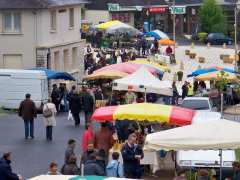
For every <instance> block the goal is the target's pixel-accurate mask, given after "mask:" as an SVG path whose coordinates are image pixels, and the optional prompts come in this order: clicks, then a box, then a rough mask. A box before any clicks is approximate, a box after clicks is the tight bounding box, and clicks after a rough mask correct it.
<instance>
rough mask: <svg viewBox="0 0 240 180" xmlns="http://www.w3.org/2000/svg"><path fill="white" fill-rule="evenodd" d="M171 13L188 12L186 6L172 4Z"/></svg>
mask: <svg viewBox="0 0 240 180" xmlns="http://www.w3.org/2000/svg"><path fill="white" fill-rule="evenodd" d="M170 11H171V14H186V6H171V7H170Z"/></svg>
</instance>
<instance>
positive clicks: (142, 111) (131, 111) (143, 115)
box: [92, 103, 195, 126]
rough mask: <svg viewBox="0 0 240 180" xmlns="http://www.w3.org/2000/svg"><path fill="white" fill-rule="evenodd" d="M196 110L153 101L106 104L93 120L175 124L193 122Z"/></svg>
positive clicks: (96, 112) (98, 110)
mask: <svg viewBox="0 0 240 180" xmlns="http://www.w3.org/2000/svg"><path fill="white" fill-rule="evenodd" d="M194 114H195V111H193V110H191V109H186V108H181V107H177V106H168V105H162V104H152V103H137V104H127V105H119V106H106V107H101V108H98V109H96V110H95V112H94V113H93V115H92V120H95V121H99V122H105V121H114V120H134V121H151V122H162V123H164V122H165V123H169V124H173V125H179V126H183V125H188V124H191V123H192V119H193V116H194Z"/></svg>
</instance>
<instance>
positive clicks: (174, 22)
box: [173, 0, 176, 61]
mask: <svg viewBox="0 0 240 180" xmlns="http://www.w3.org/2000/svg"><path fill="white" fill-rule="evenodd" d="M175 5H176V3H175V0H173V41H174V42H175V43H176V14H175ZM175 53H176V45H175V44H174V45H173V58H174V61H175V58H176V55H175Z"/></svg>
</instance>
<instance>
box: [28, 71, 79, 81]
mask: <svg viewBox="0 0 240 180" xmlns="http://www.w3.org/2000/svg"><path fill="white" fill-rule="evenodd" d="M31 70H38V71H44V72H45V73H46V75H47V78H48V79H49V80H50V79H63V80H69V81H75V78H74V77H73V76H72V75H71V74H69V73H67V72H60V71H53V70H51V69H47V68H33V69H31Z"/></svg>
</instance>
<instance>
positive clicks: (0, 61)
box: [0, 0, 85, 79]
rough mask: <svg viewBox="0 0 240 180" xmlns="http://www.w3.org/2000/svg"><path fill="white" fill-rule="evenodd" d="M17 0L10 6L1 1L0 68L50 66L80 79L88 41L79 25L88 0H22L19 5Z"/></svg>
mask: <svg viewBox="0 0 240 180" xmlns="http://www.w3.org/2000/svg"><path fill="white" fill-rule="evenodd" d="M3 1H4V0H3ZM6 2H8V4H9V3H11V0H10V1H7V0H6ZM15 2H16V1H14V0H13V1H12V3H13V4H11V5H10V7H8V5H7V4H4V3H0V41H1V42H4V43H0V68H12V69H30V68H34V67H47V68H49V69H53V70H58V71H66V72H69V73H71V74H73V75H74V76H75V78H76V79H81V76H82V75H83V66H84V63H83V62H84V60H83V53H84V52H83V51H84V50H83V49H84V47H85V41H84V40H81V34H80V27H81V16H82V13H81V10H82V8H83V7H84V3H85V2H83V1H80V0H73V1H71V3H67V2H66V1H62V0H57V1H50V0H44V1H42V2H41V3H39V2H40V1H38V0H28V1H25V0H22V4H21V6H20V7H19V4H17V3H15ZM30 2H32V3H30ZM53 2H54V3H53Z"/></svg>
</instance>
